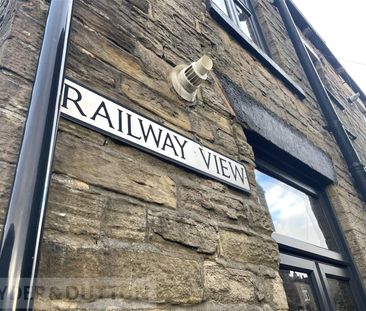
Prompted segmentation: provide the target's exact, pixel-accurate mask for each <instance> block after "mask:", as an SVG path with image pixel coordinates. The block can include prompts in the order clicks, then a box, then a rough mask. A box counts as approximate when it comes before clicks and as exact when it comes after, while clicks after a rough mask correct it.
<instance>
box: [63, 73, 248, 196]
mask: <svg viewBox="0 0 366 311" xmlns="http://www.w3.org/2000/svg"><path fill="white" fill-rule="evenodd" d="M61 115H62V116H63V117H65V118H67V119H70V120H72V121H74V122H76V123H79V124H81V125H83V126H86V127H88V128H91V129H93V130H96V131H98V132H101V133H103V134H105V135H108V136H111V137H113V138H114V139H117V140H119V141H122V142H124V143H127V144H130V145H133V146H135V147H137V148H140V149H142V150H144V151H146V152H149V153H152V154H154V155H156V156H159V157H163V158H164V159H167V160H169V161H172V162H174V163H176V164H178V165H182V166H184V167H186V168H188V169H191V170H194V171H196V172H199V173H201V174H203V175H206V176H209V177H211V178H214V179H216V180H219V181H221V182H223V183H226V184H228V185H230V186H232V187H235V188H237V189H240V190H243V191H245V192H249V190H250V187H249V183H248V178H247V175H246V171H245V168H244V166H243V165H242V164H241V163H239V162H237V161H235V160H232V159H230V158H228V157H226V156H224V155H222V154H221V153H218V152H216V151H214V150H212V149H209V148H207V147H205V146H203V145H201V144H199V143H197V142H195V141H193V140H192V139H189V138H187V137H186V136H184V135H182V134H179V133H177V132H175V131H173V130H171V129H169V128H167V127H165V126H163V125H161V124H159V123H157V122H155V121H153V120H151V119H149V118H147V117H144V116H142V115H141V114H139V113H136V112H134V111H133V110H131V109H129V108H126V107H124V106H123V105H121V104H119V103H116V102H114V101H113V100H110V99H108V98H106V97H105V96H102V95H100V94H98V93H97V92H95V91H93V90H91V89H89V88H87V87H85V86H82V85H80V84H79V83H76V82H74V81H72V80H70V79H67V78H66V79H65V83H64V88H63V94H62V99H61Z"/></svg>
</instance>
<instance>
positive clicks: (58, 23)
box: [0, 0, 73, 311]
mask: <svg viewBox="0 0 366 311" xmlns="http://www.w3.org/2000/svg"><path fill="white" fill-rule="evenodd" d="M72 8H73V0H52V1H51V3H50V6H49V11H48V17H47V22H46V27H45V30H44V37H43V42H42V47H41V51H40V55H39V60H38V67H37V72H36V76H35V79H34V85H33V90H32V96H31V99H30V104H29V109H28V115H27V119H26V123H25V127H24V133H23V138H22V143H21V147H20V151H19V158H18V162H17V166H16V170H15V175H14V181H13V187H12V190H11V194H10V199H9V205H8V211H7V215H6V218H5V224H4V227H3V235H2V239H1V248H0V290H1V296H0V310H12V311H15V310H32V308H33V296H34V293H33V290H34V286H35V277H36V275H37V268H38V259H39V252H40V244H41V239H42V231H43V220H44V216H45V211H46V205H47V197H48V188H49V183H50V178H51V171H52V162H53V154H54V149H55V142H56V135H57V129H58V122H59V117H60V97H61V93H62V87H63V83H64V71H65V63H66V55H67V47H68V40H69V31H70V24H71V16H72Z"/></svg>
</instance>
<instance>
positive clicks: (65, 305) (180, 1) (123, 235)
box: [0, 0, 366, 311]
mask: <svg viewBox="0 0 366 311" xmlns="http://www.w3.org/2000/svg"><path fill="white" fill-rule="evenodd" d="M257 2H258V3H257V5H256V8H257V10H258V13H259V16H260V19H261V20H262V21H263V24H264V30H265V33H266V35H267V37H269V38H272V39H271V40H269V45H270V48H271V51H272V52H273V55H274V59H275V60H276V61H277V62H278V63H279V65H281V66H282V67H283V69H284V70H285V71H287V73H288V74H289V75H290V76H292V77H293V78H294V79H295V80H296V81H297V82H298V83H299V84H301V86H302V87H303V88H304V89H305V92H306V94H307V97H306V99H305V100H303V101H301V100H300V99H299V98H298V97H297V96H296V95H294V94H293V93H292V92H291V91H290V90H289V89H288V88H287V87H286V86H285V85H284V84H283V83H282V82H281V81H280V80H279V79H277V78H275V77H274V76H273V75H272V74H271V73H270V72H269V71H268V70H267V69H266V68H265V67H263V66H262V65H261V64H260V63H259V62H258V61H257V60H256V59H255V58H254V57H253V56H252V55H251V54H249V53H248V52H247V51H246V50H244V49H243V48H242V47H241V46H239V44H238V43H237V42H236V41H235V40H233V39H232V38H231V37H230V36H229V34H227V33H226V32H225V31H224V30H223V28H222V27H221V26H220V25H219V24H218V23H217V22H216V21H214V20H213V19H212V17H211V16H210V15H209V14H208V12H207V10H206V7H205V5H204V3H202V2H201V1H193V0H192V1H186V0H169V1H168V0H167V1H160V0H150V1H148V0H124V1H120V0H119V1H117V0H110V1H98V0H75V9H74V18H73V24H72V33H71V45H70V49H69V58H68V64H67V70H66V75H67V76H68V77H71V78H74V79H75V80H77V81H79V82H81V83H83V84H85V85H87V86H89V87H91V88H92V89H94V90H95V91H98V92H100V93H101V94H104V95H106V96H108V97H110V98H112V99H114V100H115V101H116V102H120V103H122V104H124V105H125V106H126V107H128V108H132V109H133V110H135V111H137V112H139V113H141V114H143V115H145V116H148V117H150V118H151V119H153V120H155V121H157V122H160V123H162V124H164V125H165V126H167V127H170V128H172V129H174V130H176V131H178V132H179V133H182V134H184V135H186V136H188V137H189V138H191V139H193V140H195V141H197V142H200V143H202V144H204V145H206V146H207V147H210V148H212V149H214V150H216V151H219V152H221V153H223V154H225V155H227V156H230V157H232V158H234V159H236V160H239V161H242V162H243V163H244V164H245V166H246V168H247V173H248V177H249V182H250V185H251V194H250V195H248V194H244V193H242V192H240V191H236V190H234V189H232V188H230V187H228V186H226V185H224V184H222V183H220V182H216V181H213V180H211V179H208V178H206V177H203V176H201V175H198V174H195V173H193V172H192V171H190V170H187V169H183V168H181V167H178V166H176V165H173V164H170V163H168V162H166V161H164V160H162V159H160V158H158V157H155V156H152V155H149V154H147V153H144V152H141V151H139V150H137V149H135V148H133V147H130V146H127V145H125V144H122V143H120V142H117V141H115V140H113V139H111V138H108V137H106V136H104V135H101V134H98V133H96V132H94V131H91V130H89V129H86V128H84V127H81V126H79V125H76V124H75V123H72V122H70V121H67V120H64V119H62V120H61V123H60V128H59V133H58V140H57V146H56V155H55V162H54V173H53V178H52V184H51V191H50V198H49V206H48V212H47V216H46V225H45V232H44V240H43V244H42V258H41V264H40V276H41V277H44V278H62V279H69V280H74V281H75V282H90V283H91V284H95V283H98V282H100V281H101V280H102V279H103V278H107V279H108V280H112V281H113V282H115V283H114V284H115V287H114V289H113V290H111V289H109V290H106V291H103V294H102V295H94V296H93V295H92V296H91V297H90V296H89V297H88V295H84V296H82V295H78V297H77V299H65V298H64V297H63V296H62V295H60V297H56V298H55V297H54V298H55V299H50V297H49V296H47V295H41V294H40V295H39V297H38V299H37V301H36V310H80V309H86V310H94V309H95V310H97V309H106V310H107V307H109V309H108V310H258V311H259V310H263V311H264V310H267V311H269V310H287V303H286V298H285V295H284V290H283V287H282V281H281V279H280V277H279V274H278V264H279V256H278V249H277V245H276V243H275V242H274V240H272V238H271V233H272V225H271V220H270V217H269V215H268V212H266V211H265V210H264V209H263V208H262V207H261V206H260V204H259V201H258V198H257V190H256V185H255V179H254V167H255V164H254V155H253V152H252V149H251V146H250V145H249V144H248V143H247V141H246V137H245V135H244V132H243V129H242V125H241V124H239V123H238V120H237V118H236V115H235V113H234V111H233V109H232V108H231V104H230V102H229V101H228V99H227V97H226V94H225V92H224V91H223V87H222V85H221V84H220V80H219V78H218V75H224V76H226V77H230V79H231V81H232V83H235V84H236V85H238V86H240V87H241V88H242V89H243V90H245V92H246V93H247V95H248V96H250V97H251V98H253V99H254V100H255V101H256V102H258V103H260V104H261V105H262V106H263V108H265V109H266V110H268V111H270V112H271V113H273V114H275V115H276V116H277V117H278V118H280V119H282V120H283V121H284V122H286V123H287V124H288V125H289V126H290V127H292V128H294V129H296V131H298V132H299V133H301V134H302V135H304V136H305V137H306V138H307V139H308V140H309V141H310V142H311V143H312V144H314V145H315V146H317V147H318V148H320V149H321V150H323V151H324V152H325V153H326V154H328V155H329V156H330V157H331V158H332V161H333V163H334V166H335V170H336V173H337V182H336V183H335V184H334V185H332V186H330V187H329V189H328V193H329V195H330V199H331V201H332V203H333V206H334V208H335V210H336V212H337V214H338V216H339V220H340V222H341V225H342V228H343V229H344V231H345V232H346V235H347V239H348V241H349V243H350V246H351V248H352V253H353V255H354V256H355V258H356V260H357V263H358V266H359V268H360V271H361V273H362V276H363V278H364V280H366V264H365V263H366V261H365V258H366V254H365V249H366V248H365V247H363V243H365V242H364V241H365V239H363V237H364V231H365V229H364V228H365V226H364V224H365V223H366V219H365V216H364V215H363V213H362V211H363V209H364V205H363V203H362V201H360V200H359V198H358V196H357V193H356V192H355V189H354V187H353V184H352V180H351V177H350V174H349V173H348V171H347V168H346V165H345V162H344V160H343V158H342V157H341V154H340V152H339V150H338V148H337V146H336V143H335V141H334V139H333V137H332V136H331V134H330V133H328V132H327V131H326V130H325V129H324V125H325V122H324V119H323V118H322V115H321V112H320V110H319V108H318V105H317V104H316V102H315V100H314V95H313V94H312V92H311V89H310V88H309V85H308V83H307V81H306V79H305V77H304V73H303V72H302V70H301V67H299V65H298V61H297V59H296V56H294V55H295V54H294V51H293V48H292V46H291V44H290V42H289V39H288V37H287V34H286V32H285V29H284V26H283V24H282V22H281V19H280V18H279V15H278V13H277V11H276V10H275V9H274V8H273V7H272V6H271V5H270V4H269V3H268V2H267V1H257ZM0 3H1V2H0ZM47 6H48V2H47V1H43V0H31V1H23V0H17V1H12V2H11V4H7V1H3V2H2V5H0V10H1V11H0V12H1V13H0V14H1V16H6V18H4V19H2V20H4V21H5V22H4V23H6V26H4V27H1V30H0V40H1V41H0V43H1V48H0V68H1V69H0V75H1V77H0V124H1V131H0V146H1V150H2V152H1V153H0V165H1V169H2V172H3V174H1V176H0V210H1V211H2V214H1V215H2V219H3V217H4V216H3V215H4V210H5V208H6V204H7V200H8V196H9V190H10V187H11V180H12V175H13V172H14V165H15V163H16V159H17V152H18V149H19V143H20V139H21V134H22V128H23V122H24V117H25V115H26V111H27V105H28V102H29V97H30V92H31V87H32V80H33V77H34V72H35V68H36V63H37V57H38V53H39V47H40V42H41V40H42V32H43V25H44V23H45V19H46V13H47ZM4 8H5V9H4ZM266 25H267V28H266ZM278 38H281V39H278ZM282 39H283V40H282ZM284 40H285V42H286V43H284ZM204 53H207V54H209V55H210V56H211V57H212V58H213V61H214V68H215V70H214V72H212V73H211V74H210V77H209V79H208V81H207V82H206V83H204V85H203V86H202V88H201V90H200V91H199V93H198V98H197V100H196V102H195V103H193V104H188V103H187V102H185V101H183V100H181V99H180V98H179V97H178V96H177V95H176V93H175V92H174V90H173V89H172V87H171V85H170V81H169V74H170V72H171V70H172V68H173V67H174V66H175V65H177V64H181V63H189V62H191V61H193V60H196V59H198V58H199V57H200V56H201V55H202V54H204ZM290 58H291V61H289V59H290ZM285 63H288V65H286V66H285V65H284V64H285ZM3 90H6V92H4V91H3ZM2 219H1V221H2ZM78 284H79V283H78ZM89 285H90V284H89ZM116 292H117V293H118V295H117V296H115V293H116Z"/></svg>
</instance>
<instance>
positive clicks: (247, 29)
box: [206, 0, 305, 99]
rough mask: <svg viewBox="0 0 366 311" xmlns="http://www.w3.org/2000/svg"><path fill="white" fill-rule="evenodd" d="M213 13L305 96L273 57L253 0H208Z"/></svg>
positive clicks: (295, 90)
mask: <svg viewBox="0 0 366 311" xmlns="http://www.w3.org/2000/svg"><path fill="white" fill-rule="evenodd" d="M206 3H207V7H208V10H209V12H210V13H211V15H212V16H213V17H214V18H215V19H216V20H217V21H218V22H219V23H220V24H221V25H222V26H223V27H224V29H225V30H227V31H228V32H229V33H230V34H231V35H232V36H233V37H234V38H235V39H236V40H237V41H238V42H239V43H240V45H241V46H243V48H245V49H246V50H248V51H249V52H250V53H251V54H253V55H254V56H255V57H256V58H257V59H258V60H259V61H261V63H262V64H263V65H264V66H266V67H267V68H268V69H269V71H270V72H271V73H273V74H274V75H275V76H277V77H278V78H279V79H280V80H282V81H283V82H284V84H285V85H286V86H287V87H288V88H289V89H290V90H291V91H293V92H294V93H295V94H296V95H298V96H299V97H300V98H301V99H303V98H305V92H304V91H303V89H302V88H301V87H300V86H299V85H298V84H297V83H296V82H294V81H293V79H292V78H290V77H289V76H288V75H287V74H286V73H285V72H284V71H283V70H282V69H281V67H279V66H278V65H277V64H276V63H275V62H274V61H273V60H272V58H271V55H270V51H269V49H268V46H267V44H266V41H265V38H264V35H263V33H262V31H261V28H260V26H259V23H258V19H257V17H256V15H255V11H254V9H253V6H252V3H251V0H206Z"/></svg>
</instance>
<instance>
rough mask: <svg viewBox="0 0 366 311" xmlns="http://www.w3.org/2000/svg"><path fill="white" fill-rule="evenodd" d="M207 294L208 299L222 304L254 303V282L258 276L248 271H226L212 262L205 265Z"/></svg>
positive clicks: (206, 262)
mask: <svg viewBox="0 0 366 311" xmlns="http://www.w3.org/2000/svg"><path fill="white" fill-rule="evenodd" d="M204 278H205V293H206V296H207V298H208V299H210V300H214V301H219V302H222V303H242V302H254V301H255V299H256V296H255V288H254V286H253V282H254V280H255V278H256V276H255V275H254V274H253V273H251V272H248V271H244V270H238V269H229V268H227V269H225V268H224V267H222V266H220V265H217V264H216V263H214V262H211V261H205V263H204Z"/></svg>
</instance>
